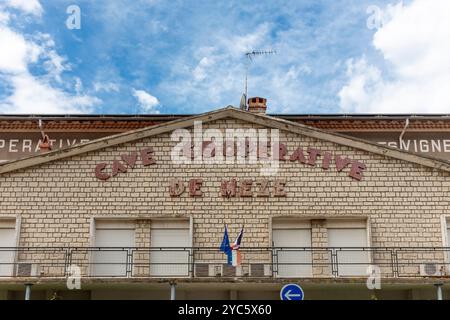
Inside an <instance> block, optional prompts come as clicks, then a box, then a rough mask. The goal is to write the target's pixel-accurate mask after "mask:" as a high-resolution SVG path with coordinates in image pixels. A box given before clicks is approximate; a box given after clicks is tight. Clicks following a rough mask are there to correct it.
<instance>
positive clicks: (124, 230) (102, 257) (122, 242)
mask: <svg viewBox="0 0 450 320" xmlns="http://www.w3.org/2000/svg"><path fill="white" fill-rule="evenodd" d="M134 225H135V224H134V222H119V221H118V222H111V221H98V222H96V230H95V247H99V248H102V249H101V250H100V251H94V253H93V262H94V265H93V274H94V275H95V276H105V277H106V276H118V277H125V276H126V275H127V272H126V271H127V264H129V263H130V261H129V258H128V250H127V248H130V247H134V245H135V230H134Z"/></svg>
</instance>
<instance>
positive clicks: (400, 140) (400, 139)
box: [398, 118, 409, 149]
mask: <svg viewBox="0 0 450 320" xmlns="http://www.w3.org/2000/svg"><path fill="white" fill-rule="evenodd" d="M408 126H409V118H406V121H405V126H404V127H403V130H402V133H401V134H400V137H399V138H398V142H399V144H398V148H399V149H400V147H401V145H402V141H403V135H404V134H405V132H406V129H407V128H408Z"/></svg>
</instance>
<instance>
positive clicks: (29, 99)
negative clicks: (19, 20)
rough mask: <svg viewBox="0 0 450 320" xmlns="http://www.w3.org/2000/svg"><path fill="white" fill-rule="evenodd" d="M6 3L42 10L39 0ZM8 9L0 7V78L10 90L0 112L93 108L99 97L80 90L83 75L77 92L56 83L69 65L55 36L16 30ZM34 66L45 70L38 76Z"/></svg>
mask: <svg viewBox="0 0 450 320" xmlns="http://www.w3.org/2000/svg"><path fill="white" fill-rule="evenodd" d="M7 5H8V6H9V7H14V8H17V9H20V10H23V11H24V12H25V13H27V14H34V15H39V14H40V12H42V7H41V6H40V4H39V2H38V1H28V0H26V1H17V0H15V1H9V2H8V3H7ZM6 10H7V9H4V8H3V9H1V8H0V20H1V22H2V23H0V47H1V48H2V50H0V82H1V83H2V84H4V86H5V87H6V88H7V90H8V91H7V92H10V94H9V95H8V96H6V97H4V98H3V99H1V100H0V113H34V114H36V113H80V112H82V113H87V112H92V107H93V106H94V105H96V104H98V103H100V100H99V99H97V98H95V97H92V96H88V95H85V94H82V93H81V91H82V83H81V80H80V79H77V78H75V79H74V82H75V83H74V86H73V90H74V91H75V94H71V93H69V92H67V91H65V90H64V89H62V88H60V87H58V86H55V84H62V80H61V75H62V73H63V72H64V71H67V70H70V67H69V66H68V65H67V63H66V61H65V58H64V57H61V56H60V55H59V54H58V53H57V52H56V50H55V43H54V41H53V39H52V37H51V36H50V35H48V34H43V33H36V34H33V35H24V34H22V33H20V32H19V31H16V30H14V29H13V28H12V27H10V26H9V25H8V23H9V17H12V15H11V16H10V15H9V13H8V11H6ZM2 17H8V18H2ZM14 17H17V16H14ZM19 17H20V16H19ZM32 66H37V67H40V68H41V69H42V71H44V72H41V75H40V76H35V75H33V74H32V73H31V71H30V67H32ZM64 86H67V81H65V84H64Z"/></svg>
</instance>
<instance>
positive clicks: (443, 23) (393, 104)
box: [339, 0, 450, 113]
mask: <svg viewBox="0 0 450 320" xmlns="http://www.w3.org/2000/svg"><path fill="white" fill-rule="evenodd" d="M449 11H450V1H448V0H433V1H429V0H415V1H414V2H413V3H411V4H410V5H408V6H402V7H400V9H399V10H396V11H395V14H394V15H393V16H392V18H391V20H390V21H389V22H388V23H386V24H385V25H383V26H382V27H381V28H380V29H379V30H378V31H377V32H376V33H375V35H374V37H373V45H374V47H375V48H376V49H377V50H379V51H380V52H381V54H382V55H383V57H384V59H385V63H386V65H387V67H386V68H385V69H386V71H384V72H382V70H381V68H379V67H377V66H375V65H371V64H369V63H368V62H367V59H366V58H365V57H362V58H360V59H356V60H353V59H351V60H349V61H348V64H347V76H348V78H349V79H348V83H347V84H346V85H345V86H344V87H343V88H342V89H341V91H340V92H339V97H340V106H341V109H342V111H344V112H359V113H366V112H367V113H420V112H423V113H449V112H450V90H449V89H448V88H449V83H450V41H449V40H448V39H450V19H448V14H447V13H448V12H449Z"/></svg>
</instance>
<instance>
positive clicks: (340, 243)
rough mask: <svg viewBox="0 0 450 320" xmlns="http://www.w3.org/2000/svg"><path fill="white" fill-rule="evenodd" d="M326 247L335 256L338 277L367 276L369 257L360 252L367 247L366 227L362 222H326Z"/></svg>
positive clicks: (364, 222)
mask: <svg viewBox="0 0 450 320" xmlns="http://www.w3.org/2000/svg"><path fill="white" fill-rule="evenodd" d="M327 225H328V246H329V247H333V248H334V249H333V251H334V253H335V254H336V260H337V261H336V262H337V272H338V275H339V276H363V275H366V274H367V267H368V266H369V261H370V256H369V252H368V251H364V250H362V248H366V247H367V246H368V236H367V225H366V221H363V220H328V221H327Z"/></svg>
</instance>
